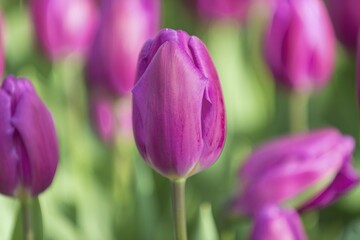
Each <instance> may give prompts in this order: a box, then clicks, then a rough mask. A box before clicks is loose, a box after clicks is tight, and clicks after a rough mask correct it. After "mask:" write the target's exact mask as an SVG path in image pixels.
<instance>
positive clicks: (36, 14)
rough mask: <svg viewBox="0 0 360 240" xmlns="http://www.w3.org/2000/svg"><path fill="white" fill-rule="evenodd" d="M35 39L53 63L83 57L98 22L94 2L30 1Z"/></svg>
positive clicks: (66, 0) (67, 0)
mask: <svg viewBox="0 0 360 240" xmlns="http://www.w3.org/2000/svg"><path fill="white" fill-rule="evenodd" d="M30 9H31V13H32V18H33V23H34V27H35V31H36V37H37V38H38V40H39V43H40V45H41V47H42V48H43V50H44V51H45V52H46V53H47V54H48V55H49V57H50V58H51V59H53V60H56V59H58V58H62V57H64V56H67V55H70V54H79V55H85V54H86V52H87V50H88V47H89V45H90V43H91V41H92V39H93V35H94V32H95V29H96V26H97V21H98V10H97V6H96V3H95V2H94V0H30Z"/></svg>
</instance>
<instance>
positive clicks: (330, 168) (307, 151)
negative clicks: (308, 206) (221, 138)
mask: <svg viewBox="0 0 360 240" xmlns="http://www.w3.org/2000/svg"><path fill="white" fill-rule="evenodd" d="M353 148H354V141H353V139H352V138H350V137H346V136H342V135H341V134H340V133H339V132H338V131H336V130H335V129H324V130H318V131H314V132H312V133H307V134H302V135H295V136H290V137H283V138H280V139H278V140H275V141H272V142H269V143H268V144H265V145H264V146H262V147H260V148H258V149H257V150H256V151H254V153H253V154H251V156H250V157H249V158H248V159H247V160H246V162H245V163H244V165H243V166H242V168H241V170H240V172H239V183H240V185H241V186H240V191H239V192H238V195H237V197H236V198H235V200H234V202H233V209H234V211H236V212H239V213H245V214H254V213H255V212H256V211H257V209H259V208H261V207H263V206H266V205H269V204H283V203H284V202H285V201H287V200H291V199H293V198H294V197H296V196H297V195H299V194H301V193H302V192H304V191H305V190H307V189H309V188H310V187H311V186H312V185H314V184H316V183H319V182H321V181H322V180H325V179H327V178H330V177H332V176H334V177H335V176H336V174H337V173H338V172H339V171H340V169H341V168H342V166H343V164H344V163H345V162H346V161H348V159H349V157H350V156H351V153H352V150H353ZM274 186H276V187H274Z"/></svg>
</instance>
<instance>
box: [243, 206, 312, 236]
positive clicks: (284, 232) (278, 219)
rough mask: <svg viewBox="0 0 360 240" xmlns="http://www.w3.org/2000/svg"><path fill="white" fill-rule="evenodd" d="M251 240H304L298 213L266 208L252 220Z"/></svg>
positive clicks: (272, 207)
mask: <svg viewBox="0 0 360 240" xmlns="http://www.w3.org/2000/svg"><path fill="white" fill-rule="evenodd" d="M250 239H251V240H265V239H266V240H306V239H307V237H306V234H305V231H304V228H303V225H302V222H301V219H300V216H299V215H298V213H297V212H296V211H294V210H291V209H289V210H288V209H286V210H285V209H281V208H279V207H277V206H267V207H265V208H263V209H261V210H259V211H258V212H257V214H256V216H255V219H254V227H253V230H252V233H251V237H250Z"/></svg>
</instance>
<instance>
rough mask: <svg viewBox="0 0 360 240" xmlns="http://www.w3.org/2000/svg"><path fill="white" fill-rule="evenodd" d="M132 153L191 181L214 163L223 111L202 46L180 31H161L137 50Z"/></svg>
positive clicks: (222, 127) (164, 171) (220, 140)
mask: <svg viewBox="0 0 360 240" xmlns="http://www.w3.org/2000/svg"><path fill="white" fill-rule="evenodd" d="M133 125H134V135H135V140H136V143H137V146H138V149H139V151H140V153H141V155H142V157H143V158H144V159H145V161H146V162H147V163H148V164H150V165H151V166H152V167H153V168H154V169H155V170H156V171H158V172H159V173H160V174H162V175H164V176H166V177H169V178H174V179H176V178H182V177H188V176H191V175H193V174H195V173H197V172H199V171H201V170H203V169H205V168H207V167H209V166H211V165H212V164H213V163H214V162H215V161H216V160H217V158H218V157H219V155H220V153H221V151H222V148H223V146H224V142H225V109H224V102H223V96H222V92H221V87H220V82H219V78H218V75H217V72H216V69H215V66H214V64H213V62H212V60H211V58H210V55H209V53H208V50H207V49H206V47H205V45H204V44H203V43H202V42H201V41H200V40H199V39H198V38H197V37H195V36H189V35H188V34H187V33H186V32H184V31H175V30H171V29H164V30H161V31H160V32H159V34H158V35H157V36H156V38H154V39H152V40H149V41H148V42H147V43H146V44H145V45H144V47H143V49H142V51H141V53H140V57H139V62H138V75H137V82H136V85H135V87H134V89H133Z"/></svg>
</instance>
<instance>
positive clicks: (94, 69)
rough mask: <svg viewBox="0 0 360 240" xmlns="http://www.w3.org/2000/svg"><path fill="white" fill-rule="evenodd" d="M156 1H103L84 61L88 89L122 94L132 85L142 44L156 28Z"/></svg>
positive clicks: (157, 15)
mask: <svg viewBox="0 0 360 240" xmlns="http://www.w3.org/2000/svg"><path fill="white" fill-rule="evenodd" d="M159 19H160V2H159V0H105V1H103V9H102V13H101V20H100V24H99V29H98V31H97V33H96V36H95V41H94V43H93V45H92V47H91V50H90V55H89V58H88V60H87V67H86V72H87V78H88V80H89V81H90V84H91V85H92V88H99V87H100V88H104V89H106V90H107V91H109V92H112V93H115V94H118V95H124V94H128V93H130V91H131V89H132V88H133V85H134V81H135V75H136V64H137V59H138V57H139V53H140V50H141V47H142V46H143V44H144V43H145V42H146V41H147V40H148V39H149V38H151V37H153V36H154V35H155V34H156V32H157V31H158V29H159Z"/></svg>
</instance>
